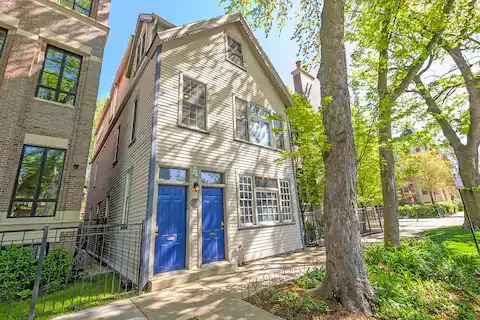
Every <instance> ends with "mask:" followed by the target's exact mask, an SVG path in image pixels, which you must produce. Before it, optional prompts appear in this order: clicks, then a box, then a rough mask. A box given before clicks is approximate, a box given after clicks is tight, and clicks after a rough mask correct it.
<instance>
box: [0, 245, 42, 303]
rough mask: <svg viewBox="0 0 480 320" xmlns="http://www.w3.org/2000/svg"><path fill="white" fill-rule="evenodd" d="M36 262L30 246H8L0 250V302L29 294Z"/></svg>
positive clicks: (33, 251)
mask: <svg viewBox="0 0 480 320" xmlns="http://www.w3.org/2000/svg"><path fill="white" fill-rule="evenodd" d="M36 270H37V260H36V259H35V250H33V248H32V247H30V246H19V245H10V246H7V247H3V248H0V301H8V300H10V299H14V298H19V297H28V296H29V295H30V294H31V289H32V286H33V281H34V280H35V272H36Z"/></svg>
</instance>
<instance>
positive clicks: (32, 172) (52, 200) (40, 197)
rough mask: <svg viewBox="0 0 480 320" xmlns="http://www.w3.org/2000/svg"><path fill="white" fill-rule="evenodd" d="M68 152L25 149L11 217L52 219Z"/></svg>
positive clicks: (14, 190) (12, 200)
mask: <svg viewBox="0 0 480 320" xmlns="http://www.w3.org/2000/svg"><path fill="white" fill-rule="evenodd" d="M64 161H65V150H62V149H53V148H45V147H37V146H30V145H24V146H23V150H22V155H21V157H20V163H19V167H18V171H17V177H16V179H15V184H14V187H13V194H12V199H11V202H10V208H9V210H8V217H12V218H17V217H38V216H42V217H52V216H55V212H56V209H57V201H58V195H59V193H60V185H61V180H62V176H63V167H64Z"/></svg>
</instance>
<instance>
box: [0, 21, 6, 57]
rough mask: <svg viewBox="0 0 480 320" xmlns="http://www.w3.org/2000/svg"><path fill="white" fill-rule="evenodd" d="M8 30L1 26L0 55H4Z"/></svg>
mask: <svg viewBox="0 0 480 320" xmlns="http://www.w3.org/2000/svg"><path fill="white" fill-rule="evenodd" d="M7 32H8V31H7V30H6V29H3V28H0V57H1V56H2V55H3V49H4V48H5V41H6V40H7Z"/></svg>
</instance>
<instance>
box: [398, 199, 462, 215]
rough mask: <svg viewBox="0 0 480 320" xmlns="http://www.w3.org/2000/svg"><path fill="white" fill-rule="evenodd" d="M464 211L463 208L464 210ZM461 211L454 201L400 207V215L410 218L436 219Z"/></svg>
mask: <svg viewBox="0 0 480 320" xmlns="http://www.w3.org/2000/svg"><path fill="white" fill-rule="evenodd" d="M462 209H463V208H462ZM456 211H461V210H459V207H458V204H457V203H455V202H453V201H450V200H449V201H439V202H436V203H435V204H430V205H419V204H413V205H408V204H406V205H404V206H398V214H399V216H401V217H408V218H417V217H418V218H436V217H438V216H439V215H440V216H442V215H447V214H450V213H453V212H456Z"/></svg>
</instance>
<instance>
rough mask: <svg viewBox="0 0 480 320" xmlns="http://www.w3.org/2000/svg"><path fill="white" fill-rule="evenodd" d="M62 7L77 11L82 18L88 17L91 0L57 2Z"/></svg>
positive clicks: (61, 0)
mask: <svg viewBox="0 0 480 320" xmlns="http://www.w3.org/2000/svg"><path fill="white" fill-rule="evenodd" d="M58 3H60V4H61V5H62V6H64V7H67V8H70V9H72V10H75V11H77V12H78V13H80V14H83V15H84V16H87V17H90V11H91V10H92V0H58Z"/></svg>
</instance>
